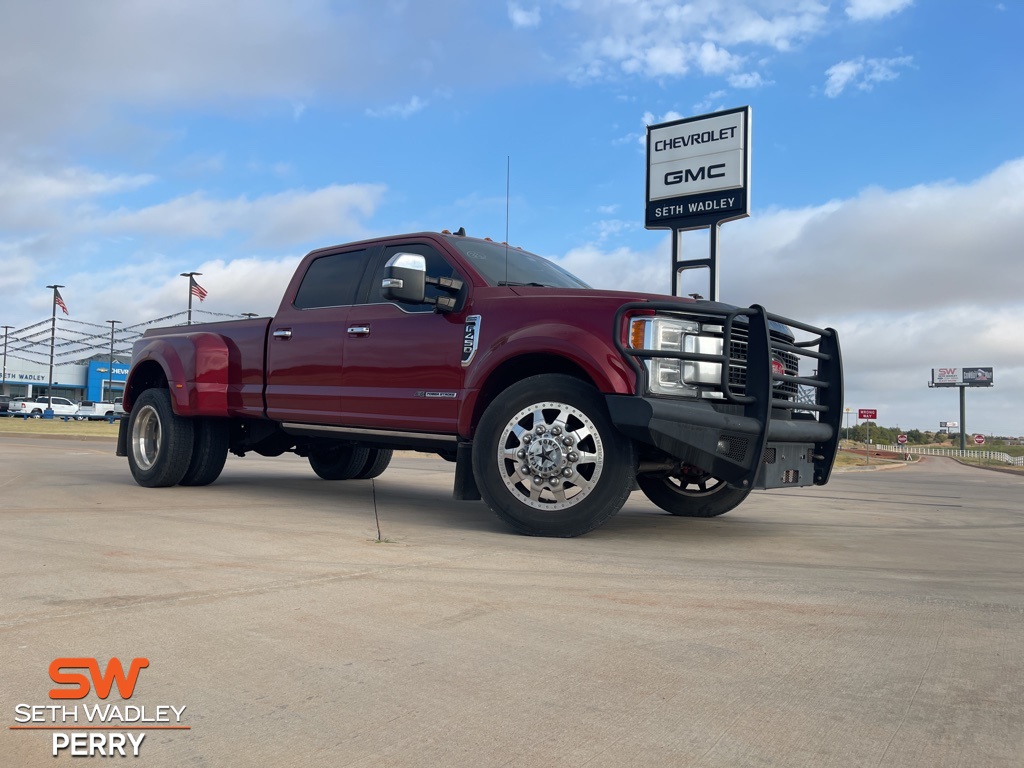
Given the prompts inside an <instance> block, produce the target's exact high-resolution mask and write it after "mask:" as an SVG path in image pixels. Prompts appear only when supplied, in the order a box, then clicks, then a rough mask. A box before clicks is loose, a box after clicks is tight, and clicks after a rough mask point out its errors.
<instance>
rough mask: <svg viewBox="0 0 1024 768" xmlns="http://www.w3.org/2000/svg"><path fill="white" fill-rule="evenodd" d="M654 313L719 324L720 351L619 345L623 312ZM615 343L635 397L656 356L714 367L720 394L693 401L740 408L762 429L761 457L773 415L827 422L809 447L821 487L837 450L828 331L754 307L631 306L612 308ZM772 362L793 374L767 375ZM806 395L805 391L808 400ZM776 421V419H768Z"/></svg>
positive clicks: (836, 368) (838, 382)
mask: <svg viewBox="0 0 1024 768" xmlns="http://www.w3.org/2000/svg"><path fill="white" fill-rule="evenodd" d="M655 312H656V313H658V314H667V315H672V316H676V317H679V318H682V319H687V320H696V321H697V322H699V323H701V324H702V325H713V326H720V327H721V329H722V330H721V336H722V350H723V351H722V354H720V355H710V354H700V353H695V352H666V351H660V350H651V349H634V348H632V347H629V346H627V344H626V343H625V341H624V339H625V338H628V335H629V334H628V329H627V328H626V326H625V325H624V322H625V319H626V318H627V317H628V316H630V315H633V316H635V317H644V316H647V315H650V314H652V313H655ZM772 323H780V324H782V325H786V326H788V327H790V328H792V329H796V330H797V331H800V332H802V333H803V334H805V335H806V336H807V338H806V339H805V340H803V341H790V340H789V339H788V338H785V337H784V336H783V335H782V334H781V333H778V332H774V333H773V331H772V327H771V326H772ZM716 335H717V334H716ZM615 340H616V346H617V347H618V349H619V351H620V352H621V353H622V354H623V355H624V356H625V357H626V359H627V360H628V361H629V362H630V364H631V365H632V367H633V369H634V370H635V371H636V374H637V380H638V385H639V386H638V394H642V393H643V392H644V391H645V390H646V384H647V375H648V374H647V366H645V365H644V364H643V361H644V360H647V359H650V358H656V357H661V358H672V359H678V360H683V361H688V362H707V363H718V364H719V365H720V366H721V378H720V381H719V382H718V386H717V391H719V392H721V395H722V396H721V398H716V399H708V398H701V399H700V402H704V403H709V404H711V405H721V404H723V403H728V404H730V405H734V406H741V407H742V408H743V414H744V416H748V417H751V418H754V419H757V420H758V422H759V423H760V424H763V425H765V430H764V432H763V433H762V435H761V440H760V443H761V446H760V453H762V454H763V453H764V448H765V444H766V443H767V438H768V432H769V428H768V427H769V423H770V421H771V419H772V412H773V411H775V412H776V413H777V412H778V411H785V412H788V413H789V416H788V418H789V419H791V420H793V421H797V422H799V421H805V422H806V421H817V422H819V423H821V424H827V425H828V426H829V427H831V429H830V430H829V433H830V435H831V436H830V437H829V438H828V439H827V440H825V441H824V442H816V443H815V456H814V464H815V476H816V480H815V482H816V483H817V484H824V483H825V482H827V480H828V476H829V474H830V473H831V469H832V462H833V460H834V458H835V454H836V451H837V450H838V447H839V434H840V425H841V420H842V408H843V370H842V358H841V355H840V350H839V337H838V335H837V334H836V332H835V330H833V329H831V328H816V327H814V326H812V325H808V324H806V323H801V322H799V321H797V320H792V319H789V318H786V317H781V316H779V315H773V314H770V313H769V312H767V311H766V310H765V309H764V307H761V306H759V305H757V304H755V305H753V306H751V307H747V308H736V309H732V310H727V309H724V308H723V309H719V308H717V307H699V308H698V307H697V306H695V307H694V308H693V309H688V308H685V307H682V308H681V307H680V306H679V304H675V303H668V302H632V303H629V304H625V305H623V306H622V307H620V308H619V311H618V312H617V313H616V316H615ZM773 357H774V358H776V359H778V360H779V361H780V362H782V363H783V365H784V367H785V369H786V371H794V372H796V374H797V375H790V374H789V373H786V374H780V373H775V372H774V371H773V370H772V358H773ZM802 362H803V363H804V364H805V367H807V368H812V369H813V373H811V374H810V375H799V371H800V364H801V363H802ZM801 390H802V391H803V392H805V393H808V396H807V397H801V396H800V392H801ZM810 393H813V397H811V396H810ZM653 396H654V397H665V395H653ZM776 418H779V416H778V415H776ZM782 418H787V417H785V416H783V417H782Z"/></svg>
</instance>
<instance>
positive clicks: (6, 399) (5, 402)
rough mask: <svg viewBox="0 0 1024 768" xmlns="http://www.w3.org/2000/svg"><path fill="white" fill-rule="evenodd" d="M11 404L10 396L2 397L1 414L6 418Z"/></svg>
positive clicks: (0, 403) (0, 402)
mask: <svg viewBox="0 0 1024 768" xmlns="http://www.w3.org/2000/svg"><path fill="white" fill-rule="evenodd" d="M10 403H11V396H10V395H0V413H2V414H3V415H4V416H6V415H7V409H8V407H9V406H10Z"/></svg>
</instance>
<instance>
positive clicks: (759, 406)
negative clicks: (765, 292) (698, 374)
mask: <svg viewBox="0 0 1024 768" xmlns="http://www.w3.org/2000/svg"><path fill="white" fill-rule="evenodd" d="M630 313H635V314H636V315H638V316H643V315H644V314H648V315H649V314H652V313H656V314H666V315H669V316H675V317H680V318H685V319H690V320H695V321H697V323H698V324H699V327H700V328H702V329H703V328H708V329H709V330H711V329H714V330H715V331H716V332H718V333H719V334H720V336H721V337H722V344H721V349H722V351H721V353H696V352H689V351H687V352H668V351H665V350H654V349H638V348H633V347H631V346H627V344H626V343H625V340H624V339H623V340H620V341H619V343H618V349H619V351H620V352H622V354H623V355H624V356H625V357H626V359H627V360H629V361H630V363H631V364H632V365H633V368H634V370H635V371H636V373H637V390H638V392H639V393H640V394H637V395H606V399H607V405H608V412H609V414H610V415H611V419H612V422H613V423H614V424H615V426H616V427H617V428H618V429H619V431H621V432H622V434H624V435H626V436H628V437H630V438H631V439H633V440H635V441H637V442H638V443H639V444H641V445H648V446H651V448H653V449H654V450H653V451H648V453H649V454H652V455H653V457H654V462H655V463H657V462H658V461H661V460H662V459H667V460H669V461H670V462H672V463H674V462H678V463H679V464H682V465H688V466H691V467H697V468H698V469H700V470H703V471H705V472H708V473H709V474H711V475H712V476H714V477H716V478H719V479H721V480H724V481H725V482H727V483H729V484H730V485H732V486H734V487H736V488H789V487H798V486H805V485H824V484H825V483H827V482H828V478H829V475H830V474H831V472H832V464H833V462H834V461H835V456H836V453H837V451H838V449H839V428H840V419H841V414H842V408H843V370H842V357H841V353H840V350H839V338H838V335H837V334H836V332H835V331H834V330H833V329H831V328H827V329H823V328H815V327H814V326H810V325H807V324H806V323H800V322H797V321H795V320H790V319H788V318H784V317H779V316H777V315H772V314H769V313H768V312H767V311H765V309H764V308H763V307H760V306H757V305H755V306H752V307H748V308H746V309H741V308H730V307H727V306H725V305H721V304H713V303H707V304H700V303H696V304H693V305H689V306H685V307H681V306H680V305H679V304H669V303H654V302H650V303H644V302H636V303H633V304H628V305H625V306H623V307H621V308H620V309H619V312H618V315H617V317H616V326H615V327H616V328H622V327H624V322H625V317H626V315H629V314H630ZM794 329H795V330H794ZM797 334H799V340H798V337H797ZM656 357H661V358H669V359H671V358H675V359H678V360H681V361H687V362H695V363H708V364H711V365H712V366H713V367H712V370H714V366H717V369H718V370H719V371H720V373H719V379H718V380H717V381H706V380H705V381H702V383H700V384H699V385H695V386H691V390H692V392H693V394H692V396H691V397H682V396H673V397H667V396H661V395H653V394H650V389H649V387H648V386H647V376H648V370H647V368H646V367H645V364H644V361H646V360H649V359H651V358H656ZM801 369H803V370H811V369H813V372H812V373H809V374H801V373H800V371H801Z"/></svg>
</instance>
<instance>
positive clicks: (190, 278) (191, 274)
mask: <svg viewBox="0 0 1024 768" xmlns="http://www.w3.org/2000/svg"><path fill="white" fill-rule="evenodd" d="M201 274H203V273H202V272H182V273H181V274H180V275H178V277H187V278H188V321H187V322H186V325H192V283H194V282H195V280H193V278H194V277H195V276H196V275H201Z"/></svg>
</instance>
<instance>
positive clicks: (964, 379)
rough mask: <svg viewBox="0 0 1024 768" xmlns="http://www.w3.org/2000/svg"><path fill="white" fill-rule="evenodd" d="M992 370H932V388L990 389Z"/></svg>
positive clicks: (975, 368) (983, 368) (976, 368)
mask: <svg viewBox="0 0 1024 768" xmlns="http://www.w3.org/2000/svg"><path fill="white" fill-rule="evenodd" d="M992 384H993V374H992V368H985V367H981V368H978V367H974V368H932V381H931V385H932V386H933V387H991V386H992Z"/></svg>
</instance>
